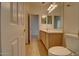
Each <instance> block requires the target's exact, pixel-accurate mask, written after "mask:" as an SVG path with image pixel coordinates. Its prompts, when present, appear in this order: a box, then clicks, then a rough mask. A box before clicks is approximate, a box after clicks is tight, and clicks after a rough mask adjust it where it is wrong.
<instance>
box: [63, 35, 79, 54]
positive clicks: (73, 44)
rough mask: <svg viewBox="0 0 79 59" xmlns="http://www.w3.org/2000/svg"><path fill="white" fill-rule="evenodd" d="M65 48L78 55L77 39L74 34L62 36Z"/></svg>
mask: <svg viewBox="0 0 79 59" xmlns="http://www.w3.org/2000/svg"><path fill="white" fill-rule="evenodd" d="M64 39H65V43H66V47H67V48H68V49H70V50H72V51H73V52H75V53H76V55H79V38H78V35H76V34H64Z"/></svg>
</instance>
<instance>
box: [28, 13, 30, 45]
mask: <svg viewBox="0 0 79 59" xmlns="http://www.w3.org/2000/svg"><path fill="white" fill-rule="evenodd" d="M28 44H30V15H29V14H28Z"/></svg>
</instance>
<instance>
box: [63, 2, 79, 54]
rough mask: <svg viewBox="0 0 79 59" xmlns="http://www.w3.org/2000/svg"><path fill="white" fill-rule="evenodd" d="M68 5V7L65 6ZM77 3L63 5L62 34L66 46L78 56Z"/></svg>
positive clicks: (78, 12)
mask: <svg viewBox="0 0 79 59" xmlns="http://www.w3.org/2000/svg"><path fill="white" fill-rule="evenodd" d="M68 4H69V5H70V6H69V7H68V6H67V5H68ZM78 31H79V3H77V2H76V3H64V34H65V35H67V36H68V37H67V38H65V41H66V45H67V47H68V48H70V49H71V50H72V51H74V52H76V54H77V55H79V38H78Z"/></svg>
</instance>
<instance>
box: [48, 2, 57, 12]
mask: <svg viewBox="0 0 79 59" xmlns="http://www.w3.org/2000/svg"><path fill="white" fill-rule="evenodd" d="M57 6H58V5H57V4H56V3H53V4H51V5H50V6H49V8H48V9H47V11H48V13H51V12H52V11H53V10H54V9H55V8H56V7H57Z"/></svg>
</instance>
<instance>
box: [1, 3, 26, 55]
mask: <svg viewBox="0 0 79 59" xmlns="http://www.w3.org/2000/svg"><path fill="white" fill-rule="evenodd" d="M24 24H25V22H24V4H23V3H15V2H14V3H7V2H5V3H1V48H2V49H1V51H2V55H17V56H18V55H25V39H24V37H25V35H24V33H25V32H24Z"/></svg>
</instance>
